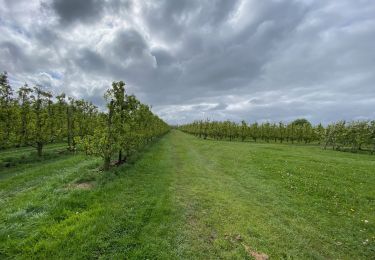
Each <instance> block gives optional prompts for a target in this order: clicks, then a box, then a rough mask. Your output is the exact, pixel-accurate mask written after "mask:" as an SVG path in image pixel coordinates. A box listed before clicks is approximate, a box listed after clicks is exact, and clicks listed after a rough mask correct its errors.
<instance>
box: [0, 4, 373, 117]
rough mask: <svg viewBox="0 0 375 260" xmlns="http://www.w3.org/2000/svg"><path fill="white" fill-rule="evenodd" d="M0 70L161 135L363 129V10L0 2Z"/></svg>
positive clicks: (366, 80) (367, 84)
mask: <svg viewBox="0 0 375 260" xmlns="http://www.w3.org/2000/svg"><path fill="white" fill-rule="evenodd" d="M0 70H1V71H8V73H9V75H10V79H11V82H12V84H13V85H14V88H18V87H19V86H20V85H22V84H23V83H24V82H25V81H26V82H28V83H30V84H41V85H43V86H44V87H46V88H48V89H50V90H51V91H52V92H53V93H55V94H58V93H60V92H65V93H67V94H68V95H71V96H75V97H80V98H85V99H87V100H91V101H93V102H94V104H96V105H98V106H103V104H104V100H103V98H102V96H103V93H104V91H105V89H106V88H108V87H109V86H110V83H111V81H114V80H124V81H125V82H126V84H127V85H128V91H129V93H134V94H135V95H136V96H137V97H138V98H139V99H140V100H141V101H142V102H145V103H147V104H150V105H152V106H153V111H154V112H155V113H157V114H158V115H159V116H161V117H162V118H163V119H165V120H166V121H167V122H169V123H173V124H175V123H184V122H189V121H191V120H194V119H202V118H210V119H216V120H225V119H230V120H235V121H239V120H242V119H244V120H246V121H248V122H254V121H265V120H269V121H280V120H283V121H290V120H292V119H295V118H299V117H305V118H307V119H309V120H311V121H312V122H314V123H317V122H323V123H327V122H331V121H335V120H339V119H347V120H356V119H367V118H371V119H374V118H375V1H374V0H316V1H314V0H262V1H260V0H164V1H156V0H152V1H136V0H133V1H131V0H106V1H104V0H40V1H39V0H35V1H33V0H0Z"/></svg>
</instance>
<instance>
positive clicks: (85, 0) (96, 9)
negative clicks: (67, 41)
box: [52, 0, 103, 24]
mask: <svg viewBox="0 0 375 260" xmlns="http://www.w3.org/2000/svg"><path fill="white" fill-rule="evenodd" d="M52 8H53V9H54V10H55V12H56V13H57V15H58V16H59V19H60V21H61V23H63V24H69V23H73V22H76V21H80V22H92V21H95V20H96V19H98V17H100V16H101V12H102V11H103V1H100V0H53V1H52Z"/></svg>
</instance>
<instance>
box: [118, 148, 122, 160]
mask: <svg viewBox="0 0 375 260" xmlns="http://www.w3.org/2000/svg"><path fill="white" fill-rule="evenodd" d="M118 163H119V164H120V163H122V150H121V149H120V151H118Z"/></svg>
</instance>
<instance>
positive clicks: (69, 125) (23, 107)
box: [0, 73, 169, 169]
mask: <svg viewBox="0 0 375 260" xmlns="http://www.w3.org/2000/svg"><path fill="white" fill-rule="evenodd" d="M17 94H18V98H17V99H15V98H13V90H12V88H11V86H10V85H9V82H8V75H7V73H2V74H0V149H2V148H10V147H19V146H33V147H35V148H36V151H37V154H38V156H40V157H41V156H42V154H43V147H44V146H45V145H46V144H49V143H57V142H63V141H67V146H68V147H67V148H68V150H70V151H74V152H75V151H77V150H82V151H84V152H85V153H86V154H87V155H96V156H100V157H102V158H103V159H104V169H108V168H109V167H110V164H111V160H112V159H113V158H112V157H113V155H114V154H115V153H116V152H118V163H119V164H120V163H122V162H125V161H126V160H127V158H128V157H129V156H131V155H132V154H133V153H134V152H135V151H137V150H139V149H140V148H142V146H144V145H145V144H146V143H148V142H150V141H151V140H152V139H153V138H155V137H158V136H161V135H163V134H164V133H166V132H167V131H168V130H169V126H168V125H167V124H166V123H165V122H163V121H162V120H161V119H160V118H158V117H157V116H155V115H154V114H153V113H152V112H151V110H150V108H149V107H148V106H146V105H144V104H142V103H141V102H139V100H137V98H136V97H135V96H134V95H127V94H126V92H125V83H124V82H122V81H119V82H113V84H112V88H111V89H109V90H108V91H107V92H106V95H105V98H106V100H107V102H108V103H107V109H108V111H107V112H106V113H103V112H99V111H98V109H97V107H95V106H94V105H93V104H92V103H91V102H88V101H85V100H83V99H80V100H77V99H74V98H71V97H68V98H67V97H66V95H65V94H64V93H62V94H60V95H58V96H56V98H53V95H52V93H50V92H48V91H45V90H43V88H42V87H40V86H36V87H34V88H29V87H28V85H27V84H25V85H24V86H23V87H21V88H20V89H19V90H18V91H17Z"/></svg>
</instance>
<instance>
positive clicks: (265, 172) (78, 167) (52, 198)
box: [0, 130, 375, 259]
mask: <svg viewBox="0 0 375 260" xmlns="http://www.w3.org/2000/svg"><path fill="white" fill-rule="evenodd" d="M57 147H59V146H58V145H56V146H52V147H50V148H48V149H51V150H52V151H53V150H54V149H57ZM23 149H24V148H23ZM48 149H47V152H48ZM17 153H19V154H20V156H21V155H22V154H25V153H26V151H25V150H22V149H20V150H12V151H5V152H1V153H0V161H4V158H8V157H9V156H14V155H17ZM138 157H139V158H138V159H137V160H135V161H134V162H133V163H130V164H128V165H124V166H121V167H118V168H116V169H113V170H111V171H109V172H105V173H103V172H101V171H99V165H100V163H101V161H100V160H99V159H98V158H92V157H85V156H83V155H69V154H63V155H60V156H58V157H56V156H50V157H47V158H46V159H45V160H44V161H27V160H25V161H24V162H23V163H21V164H15V165H12V166H11V167H7V168H4V167H3V168H1V170H0V208H1V212H0V259H4V258H15V257H16V258H17V257H18V258H24V259H30V258H48V259H51V258H104V259H106V258H107V259H121V258H131V259H137V258H138V259H219V258H221V259H223V258H224V259H246V258H248V259H251V258H252V257H251V255H254V256H255V255H256V254H259V255H260V254H261V253H264V254H267V255H268V256H269V257H270V258H271V259H280V258H285V259H291V258H293V259H374V257H375V189H374V187H375V157H374V156H370V155H360V154H351V153H342V152H334V151H324V150H321V149H320V148H318V147H312V146H293V145H280V144H254V143H241V142H221V141H210V140H200V139H197V138H195V137H193V136H190V135H187V134H184V133H182V132H179V131H175V130H174V131H172V132H171V133H169V134H167V135H166V136H165V137H163V138H162V139H161V140H159V141H158V142H156V143H155V144H153V145H152V146H150V147H147V148H146V149H145V150H144V152H143V153H142V154H140V155H139V156H138ZM22 158H26V157H25V156H23V157H22Z"/></svg>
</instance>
